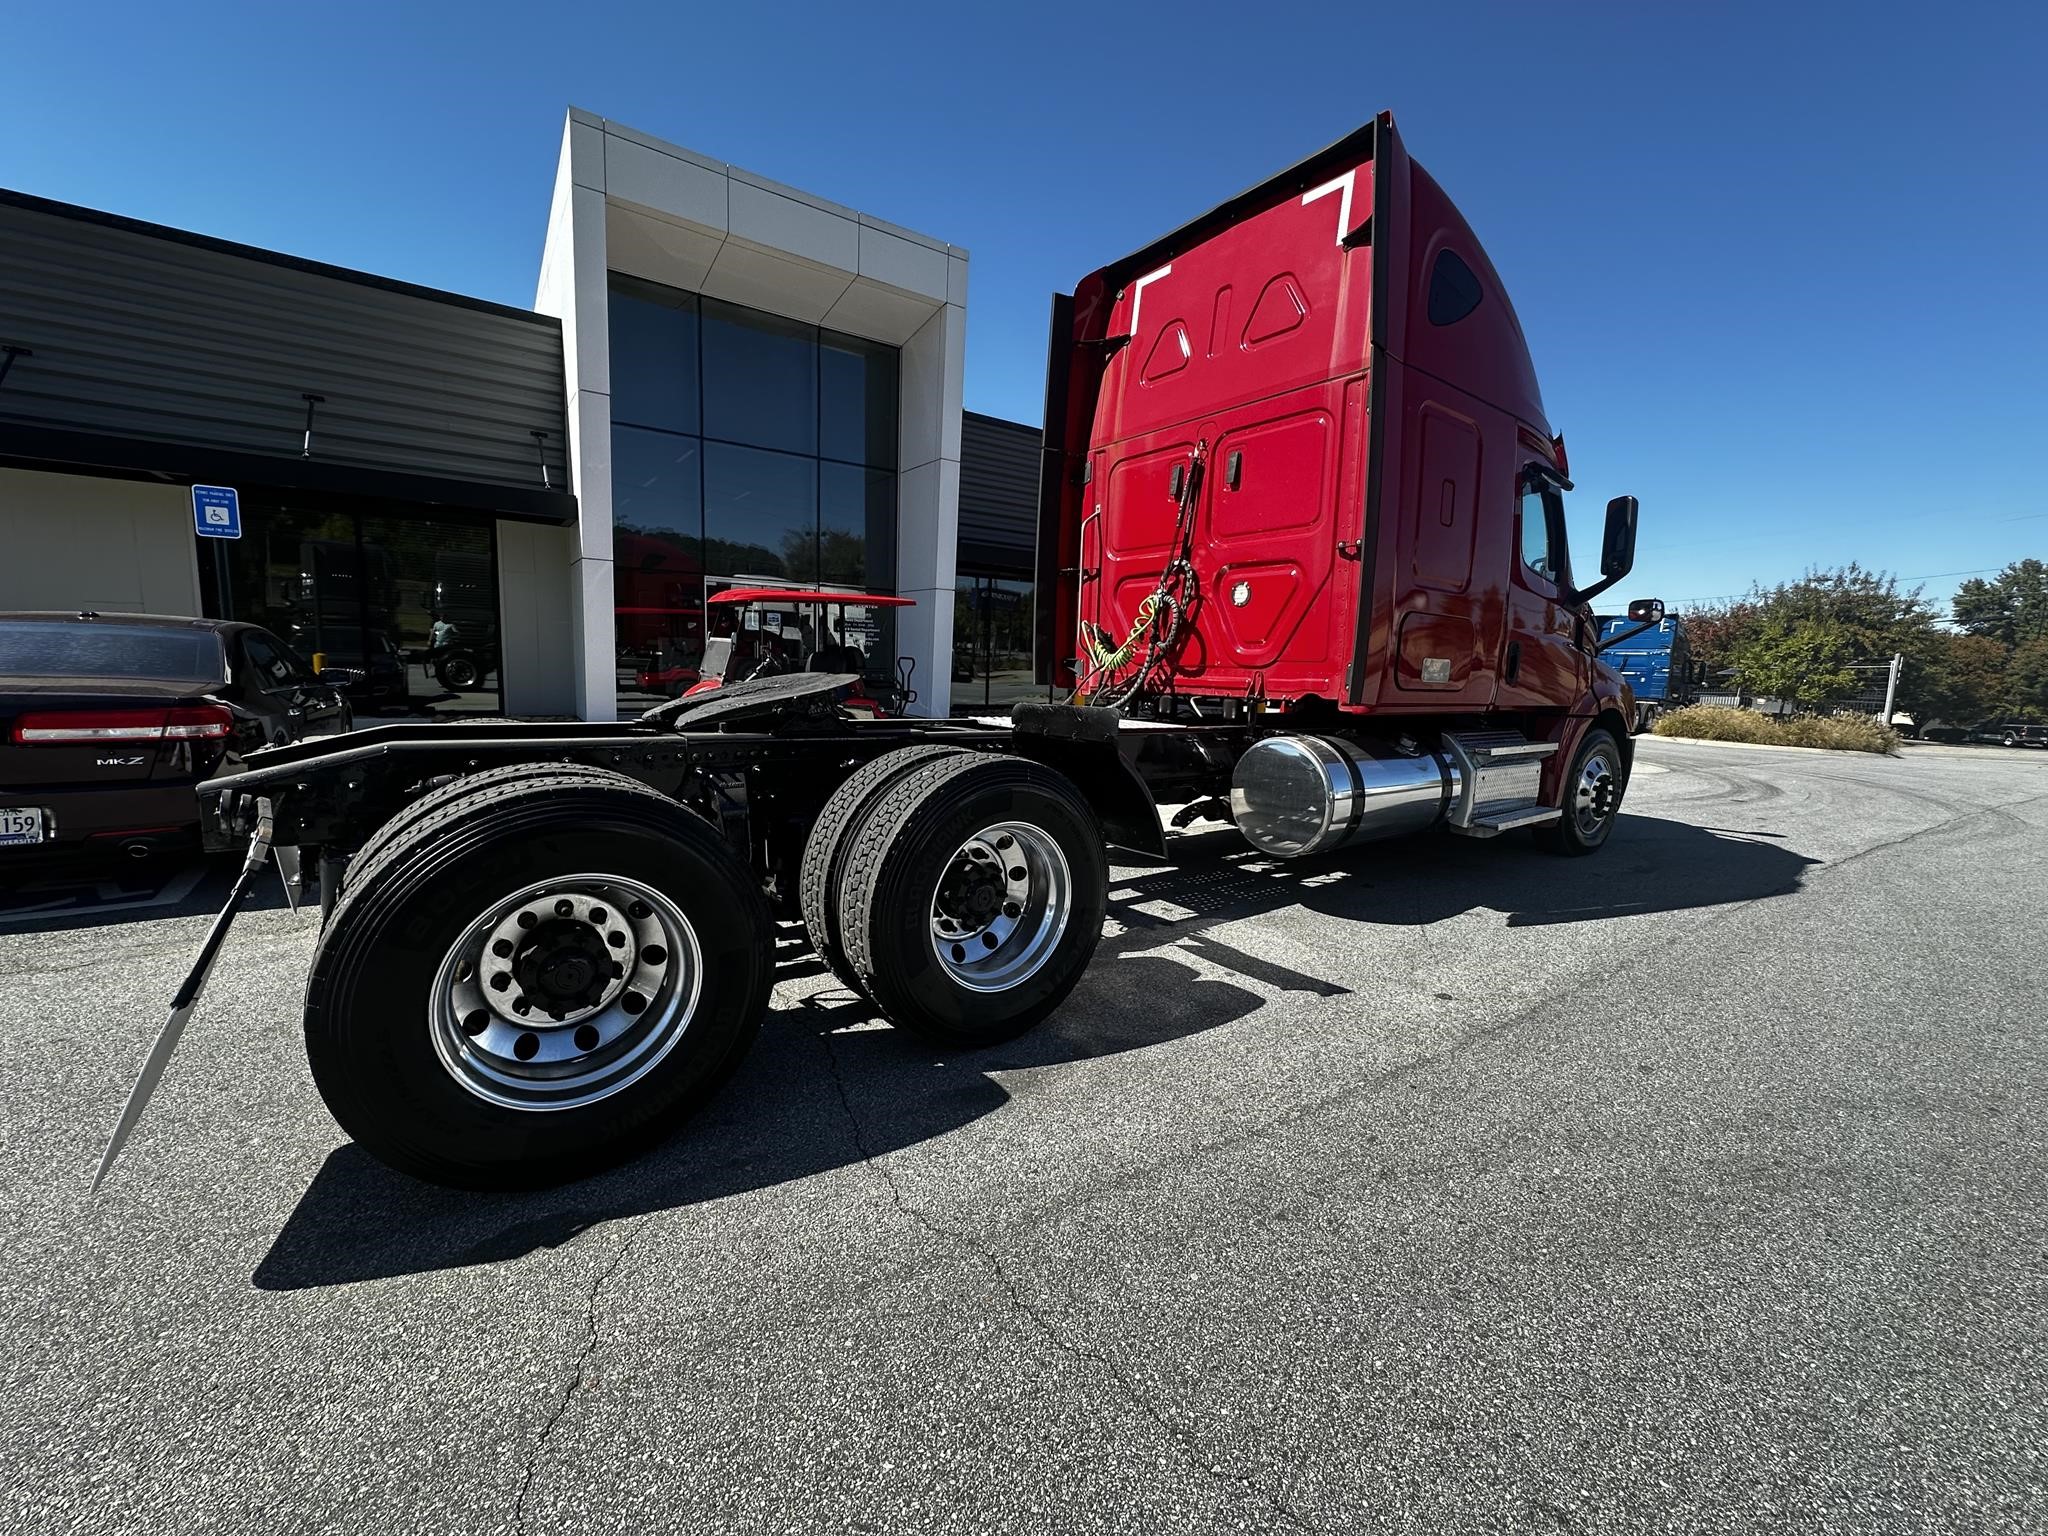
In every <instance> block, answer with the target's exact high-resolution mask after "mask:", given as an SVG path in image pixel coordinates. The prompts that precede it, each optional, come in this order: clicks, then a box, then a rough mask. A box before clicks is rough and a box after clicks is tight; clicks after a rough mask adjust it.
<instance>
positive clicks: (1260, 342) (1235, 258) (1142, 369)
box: [1042, 130, 1373, 698]
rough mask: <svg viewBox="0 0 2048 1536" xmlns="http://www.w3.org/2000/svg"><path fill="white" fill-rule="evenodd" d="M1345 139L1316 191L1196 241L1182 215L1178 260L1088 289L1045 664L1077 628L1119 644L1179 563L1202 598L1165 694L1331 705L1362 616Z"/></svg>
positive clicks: (1109, 276)
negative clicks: (1094, 361)
mask: <svg viewBox="0 0 2048 1536" xmlns="http://www.w3.org/2000/svg"><path fill="white" fill-rule="evenodd" d="M1354 139H1356V140H1357V141H1358V142H1357V143H1356V144H1355V146H1354V147H1353V149H1352V152H1351V154H1350V155H1349V156H1348V157H1346V156H1342V155H1340V156H1339V157H1338V160H1337V163H1335V164H1328V163H1325V164H1323V165H1320V166H1319V167H1318V173H1319V179H1318V180H1316V181H1315V182H1314V184H1312V185H1300V186H1291V185H1290V186H1284V187H1279V188H1269V189H1267V190H1266V191H1265V194H1264V196H1263V197H1260V196H1259V195H1258V194H1246V197H1245V199H1241V200H1240V201H1242V202H1256V203H1257V206H1253V207H1249V208H1245V209H1242V210H1230V215H1226V210H1218V213H1217V214H1212V215H1210V216H1209V219H1210V220H1211V221H1215V220H1219V219H1220V220H1221V222H1220V224H1218V226H1217V227H1215V228H1213V229H1208V230H1206V231H1205V230H1204V228H1203V226H1204V222H1205V221H1197V223H1196V224H1195V225H1191V226H1189V229H1188V231H1187V232H1185V234H1186V238H1187V239H1188V241H1189V243H1188V245H1187V248H1185V249H1167V250H1161V249H1160V248H1158V247H1155V248H1153V250H1152V252H1151V253H1150V254H1152V255H1155V256H1156V258H1157V259H1156V262H1155V263H1154V264H1151V265H1147V266H1146V267H1145V268H1144V269H1143V270H1132V271H1130V272H1129V273H1128V274H1127V276H1121V277H1119V276H1118V275H1116V269H1109V270H1108V271H1106V272H1105V273H1104V274H1098V278H1102V279H1104V281H1105V286H1104V287H1102V288H1101V289H1100V290H1098V292H1097V294H1096V295H1093V296H1091V297H1093V298H1095V299H1096V300H1097V302H1099V306H1100V307H1099V308H1098V309H1096V310H1095V312H1094V314H1093V315H1092V316H1079V317H1077V320H1076V329H1077V330H1079V329H1082V328H1084V327H1086V328H1095V327H1099V337H1100V339H1099V340H1097V341H1095V342H1094V343H1093V344H1092V345H1091V344H1089V343H1087V342H1085V341H1084V342H1083V344H1082V346H1081V347H1079V348H1077V349H1076V351H1077V352H1079V353H1080V354H1081V356H1082V358H1083V360H1084V362H1083V370H1082V371H1084V372H1085V360H1086V359H1087V358H1088V357H1090V356H1099V357H1100V358H1101V359H1102V362H1101V373H1100V376H1099V380H1093V379H1085V378H1084V380H1083V387H1084V388H1086V387H1087V386H1088V385H1090V384H1092V385H1093V386H1094V387H1093V389H1092V391H1090V392H1091V393H1092V397H1093V398H1092V400H1090V401H1087V402H1085V403H1083V402H1075V403H1076V404H1077V405H1078V407H1079V408H1078V409H1076V410H1075V411H1074V413H1073V414H1074V416H1075V417H1076V418H1079V419H1075V420H1074V421H1073V422H1072V426H1073V428H1074V429H1075V430H1074V433H1073V437H1072V439H1070V442H1071V444H1072V447H1073V449H1074V454H1073V455H1072V456H1070V458H1071V457H1078V455H1080V454H1082V453H1085V454H1086V458H1085V461H1084V462H1083V464H1081V465H1074V464H1071V463H1070V464H1068V465H1065V466H1062V465H1058V464H1056V463H1055V462H1054V460H1055V459H1056V458H1057V455H1053V456H1049V460H1048V465H1047V473H1048V475H1050V474H1052V473H1055V472H1057V471H1058V470H1059V469H1061V468H1065V469H1066V471H1067V473H1068V477H1069V483H1070V486H1071V485H1072V484H1073V483H1075V482H1078V486H1079V494H1078V496H1075V497H1069V498H1068V503H1069V504H1068V505H1067V506H1066V507H1064V508H1063V509H1062V510H1063V512H1064V515H1065V518H1066V522H1067V526H1068V527H1069V528H1071V529H1072V530H1073V534H1072V542H1071V543H1070V544H1069V545H1068V548H1071V549H1074V550H1075V551H1076V556H1075V563H1074V564H1072V565H1066V564H1064V563H1063V567H1062V569H1061V570H1060V571H1059V572H1058V573H1057V574H1056V575H1055V576H1054V577H1053V578H1052V579H1053V581H1054V583H1056V585H1055V590H1056V591H1059V599H1060V600H1058V601H1056V602H1055V604H1054V605H1053V606H1054V607H1055V609H1057V610H1059V611H1060V612H1061V618H1060V619H1059V620H1056V622H1055V625H1054V633H1053V634H1052V635H1051V636H1049V637H1048V639H1049V641H1050V644H1051V645H1052V646H1053V647H1054V648H1056V654H1057V655H1059V656H1060V657H1061V658H1062V659H1065V658H1066V657H1070V656H1072V655H1073V654H1074V652H1075V650H1076V648H1077V631H1078V626H1079V625H1081V624H1086V625H1089V626H1092V627H1093V628H1094V629H1095V630H1097V631H1098V632H1099V638H1100V640H1101V643H1102V644H1103V645H1105V646H1106V647H1107V648H1108V649H1112V650H1113V649H1115V648H1116V647H1117V646H1119V645H1121V644H1122V643H1123V642H1124V641H1125V639H1126V638H1127V637H1128V636H1129V635H1130V634H1131V633H1132V630H1133V626H1134V624H1136V622H1137V620H1138V617H1139V606H1140V604H1142V603H1143V602H1144V600H1145V599H1146V598H1147V597H1148V596H1149V595H1150V594H1151V593H1152V592H1153V590H1154V588H1155V586H1156V585H1157V584H1158V581H1159V578H1160V575H1161V573H1162V572H1163V571H1164V570H1165V568H1166V567H1167V565H1168V564H1169V563H1170V562H1171V561H1173V560H1175V559H1177V558H1180V557H1181V555H1182V554H1183V553H1184V552H1185V553H1186V554H1187V555H1188V556H1189V558H1190V559H1191V560H1192V563H1193V566H1194V570H1195V580H1196V592H1197V596H1196V598H1195V601H1194V603H1193V604H1192V608H1191V612H1190V614H1189V623H1190V626H1191V627H1190V630H1189V632H1188V633H1187V635H1186V636H1185V638H1184V639H1183V640H1182V641H1181V642H1180V643H1179V645H1178V647H1177V652H1176V655H1177V666H1176V671H1177V673H1178V675H1179V681H1178V683H1177V687H1178V688H1179V690H1180V691H1182V692H1186V693H1194V694H1201V695H1207V696H1212V697H1213V696H1243V695H1246V694H1251V695H1254V696H1260V695H1263V696H1271V697H1276V698H1279V697H1299V696H1301V695H1304V694H1319V695H1322V696H1325V697H1329V698H1336V697H1338V696H1339V694H1340V690H1341V689H1342V687H1343V679H1344V674H1345V671H1346V669H1347V667H1348V666H1349V664H1350V660H1351V649H1352V640H1353V632H1354V630H1355V626H1356V621H1357V614H1356V595H1357V585H1358V581H1357V571H1358V565H1357V561H1358V558H1359V552H1360V549H1361V538H1362V528H1361V523H1362V519H1363V507H1364V473H1365V451H1366V436H1367V432H1366V428H1367V422H1366V377H1365V369H1366V358H1367V346H1368V330H1369V315H1370V309H1371V296H1372V295H1371V286H1372V258H1371V252H1370V249H1369V235H1370V218H1371V212H1372V185H1373V166H1372V143H1371V133H1370V131H1369V130H1368V131H1366V132H1364V133H1362V134H1360V135H1354ZM1327 153H1329V152H1326V154H1327ZM1313 163H1314V162H1311V164H1313ZM1324 172H1327V174H1321V173H1324ZM1228 208H1229V205H1226V209H1228ZM1172 238H1173V237H1169V242H1162V243H1161V244H1162V246H1164V245H1168V244H1170V243H1171V240H1172ZM1146 254H1147V253H1141V257H1142V256H1144V255H1146ZM1134 259H1136V258H1134ZM1092 281H1093V280H1091V282H1092ZM1110 285H1113V286H1110ZM1088 287H1089V285H1087V284H1084V285H1083V288H1084V290H1086V289H1087V288H1088ZM1078 302H1080V299H1079V298H1078V296H1077V303H1078ZM1055 323H1056V326H1057V323H1058V321H1057V317H1056V322H1055ZM1060 339H1061V338H1060V337H1059V336H1058V334H1057V333H1056V335H1055V356H1054V372H1055V375H1057V374H1058V372H1059V369H1060V363H1061V352H1060ZM1058 403H1059V402H1056V401H1055V402H1049V404H1052V405H1053V406H1054V407H1055V408H1057V405H1058ZM1048 420H1049V422H1051V420H1052V416H1051V414H1050V413H1049V417H1048ZM1050 430H1051V429H1050V427H1049V435H1050ZM1091 444H1092V445H1093V446H1092V447H1091V446H1090V445H1091ZM1190 477H1194V483H1195V486H1196V490H1195V501H1194V504H1193V506H1192V509H1191V511H1192V524H1191V526H1183V525H1182V524H1181V518H1180V511H1181V509H1180V500H1181V494H1182V488H1183V487H1184V486H1185V485H1186V484H1187V482H1188V480H1189V478H1190ZM1046 489H1047V488H1045V487H1042V492H1044V491H1045V490H1046ZM1183 545H1185V550H1183V547H1182V546H1183ZM1346 562H1349V566H1348V569H1346V568H1345V565H1346ZM1061 588H1064V590H1060V589H1061ZM1055 680H1056V681H1068V680H1069V677H1066V676H1059V675H1057V674H1056V675H1055Z"/></svg>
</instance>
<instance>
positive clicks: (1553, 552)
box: [1520, 480, 1572, 588]
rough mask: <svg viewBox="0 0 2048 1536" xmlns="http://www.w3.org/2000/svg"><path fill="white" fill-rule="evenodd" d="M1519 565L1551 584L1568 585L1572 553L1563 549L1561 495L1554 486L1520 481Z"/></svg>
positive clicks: (1562, 498)
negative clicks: (1520, 536)
mask: <svg viewBox="0 0 2048 1536" xmlns="http://www.w3.org/2000/svg"><path fill="white" fill-rule="evenodd" d="M1520 521H1521V527H1522V564H1524V565H1525V566H1527V567H1528V568H1529V569H1530V570H1531V571H1532V572H1534V573H1535V574H1536V575H1538V576H1541V577H1542V578H1543V579H1544V580H1545V581H1547V582H1549V583H1550V584H1551V585H1552V586H1554V587H1558V588H1564V587H1568V586H1570V585H1571V579H1572V567H1571V556H1570V555H1569V553H1567V551H1566V549H1565V534H1564V496H1563V494H1562V493H1561V492H1560V491H1559V490H1558V489H1557V487H1556V486H1554V485H1548V484H1545V483H1543V482H1541V481H1531V480H1525V481H1523V482H1522V505H1521V518H1520Z"/></svg>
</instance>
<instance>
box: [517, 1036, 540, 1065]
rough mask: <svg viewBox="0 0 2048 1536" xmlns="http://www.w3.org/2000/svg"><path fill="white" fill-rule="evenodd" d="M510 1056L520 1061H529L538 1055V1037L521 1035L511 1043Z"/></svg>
mask: <svg viewBox="0 0 2048 1536" xmlns="http://www.w3.org/2000/svg"><path fill="white" fill-rule="evenodd" d="M512 1054H513V1055H514V1056H517V1057H518V1058H519V1059H520V1060H521V1061H531V1060H533V1058H534V1057H535V1056H537V1055H539V1054H540V1036H538V1035H521V1036H520V1037H519V1038H518V1039H517V1040H515V1041H513V1042H512Z"/></svg>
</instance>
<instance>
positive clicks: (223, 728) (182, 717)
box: [13, 704, 235, 747]
mask: <svg viewBox="0 0 2048 1536" xmlns="http://www.w3.org/2000/svg"><path fill="white" fill-rule="evenodd" d="M234 722H235V717H234V716H233V715H232V714H230V713H229V712H228V711H227V710H226V709H225V708H223V707H222V706H221V705H219V704H180V705H176V706H174V707H172V708H170V709H77V710H63V711H56V710H51V711H46V712H44V713H40V714H26V715H21V716H18V717H17V718H16V719H15V722H14V732H13V735H14V740H15V744H16V745H17V746H23V747H66V746H80V745H84V744H90V743H94V742H116V741H141V742H151V741H221V740H224V739H225V738H226V736H227V734H228V732H229V730H231V729H232V728H233V726H234Z"/></svg>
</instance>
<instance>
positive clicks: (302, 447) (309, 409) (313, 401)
mask: <svg viewBox="0 0 2048 1536" xmlns="http://www.w3.org/2000/svg"><path fill="white" fill-rule="evenodd" d="M299 398H300V399H301V400H303V401H305V402H306V431H305V435H304V436H303V437H302V438H300V440H299V457H300V458H302V459H310V458H311V457H313V408H314V407H315V406H318V405H325V404H326V403H327V397H326V396H325V395H301V396H299Z"/></svg>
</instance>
